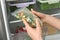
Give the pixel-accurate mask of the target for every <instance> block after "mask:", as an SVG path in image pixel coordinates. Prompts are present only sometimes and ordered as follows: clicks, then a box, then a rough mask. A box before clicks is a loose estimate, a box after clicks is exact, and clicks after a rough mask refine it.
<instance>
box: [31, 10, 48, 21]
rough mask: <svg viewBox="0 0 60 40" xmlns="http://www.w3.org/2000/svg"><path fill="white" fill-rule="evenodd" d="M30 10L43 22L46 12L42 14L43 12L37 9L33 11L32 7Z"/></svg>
mask: <svg viewBox="0 0 60 40" xmlns="http://www.w3.org/2000/svg"><path fill="white" fill-rule="evenodd" d="M31 12H32V14H34V15H36V16H38V17H39V18H40V19H41V20H42V21H43V22H45V18H46V15H47V14H43V13H40V12H37V11H35V10H33V9H31Z"/></svg>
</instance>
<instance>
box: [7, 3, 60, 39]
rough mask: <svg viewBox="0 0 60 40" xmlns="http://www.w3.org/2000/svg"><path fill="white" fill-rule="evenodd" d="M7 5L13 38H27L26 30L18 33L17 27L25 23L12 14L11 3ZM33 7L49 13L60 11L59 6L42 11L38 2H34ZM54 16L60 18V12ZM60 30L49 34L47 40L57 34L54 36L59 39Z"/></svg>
mask: <svg viewBox="0 0 60 40" xmlns="http://www.w3.org/2000/svg"><path fill="white" fill-rule="evenodd" d="M7 7H8V13H7V17H8V18H7V19H8V24H9V30H10V35H11V37H12V40H24V38H25V37H24V36H26V35H27V33H26V32H19V33H17V34H16V29H17V27H18V26H19V27H24V25H22V24H23V23H22V21H19V20H18V19H17V18H15V17H14V16H12V15H11V12H10V9H9V5H7ZM33 9H34V10H36V11H39V12H43V13H46V14H49V15H52V14H58V13H60V9H59V8H57V9H52V10H46V11H42V10H40V9H39V7H38V5H37V3H36V4H34V6H33ZM54 17H57V18H60V14H58V15H55V16H54ZM59 31H60V30H58V32H57V33H55V34H52V35H47V36H46V38H45V39H46V40H53V38H52V37H54V35H55V36H56V37H54V38H56V39H58V40H59V37H60V36H59V35H60V32H59ZM15 35H17V36H15ZM23 37H24V38H23ZM57 37H58V38H57ZM15 38H16V39H15Z"/></svg>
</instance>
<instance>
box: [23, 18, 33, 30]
mask: <svg viewBox="0 0 60 40" xmlns="http://www.w3.org/2000/svg"><path fill="white" fill-rule="evenodd" d="M22 20H23V23H24V24H25V26H26V30H27V31H30V30H33V28H31V27H30V25H29V24H28V22H27V21H26V20H25V19H22Z"/></svg>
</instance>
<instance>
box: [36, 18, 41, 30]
mask: <svg viewBox="0 0 60 40" xmlns="http://www.w3.org/2000/svg"><path fill="white" fill-rule="evenodd" d="M36 29H37V30H41V26H40V23H39V19H38V18H36Z"/></svg>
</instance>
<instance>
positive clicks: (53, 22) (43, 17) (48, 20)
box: [31, 9, 60, 30]
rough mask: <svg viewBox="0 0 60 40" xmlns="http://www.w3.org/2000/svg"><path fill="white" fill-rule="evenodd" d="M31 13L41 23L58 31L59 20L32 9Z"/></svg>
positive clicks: (59, 27)
mask: <svg viewBox="0 0 60 40" xmlns="http://www.w3.org/2000/svg"><path fill="white" fill-rule="evenodd" d="M31 11H32V13H33V14H34V15H36V16H38V17H39V18H40V19H41V20H42V21H43V22H45V23H47V24H49V25H51V26H53V27H55V28H57V29H59V30H60V19H57V18H55V17H53V16H50V15H47V14H43V13H40V12H36V11H34V10H33V9H31Z"/></svg>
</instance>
